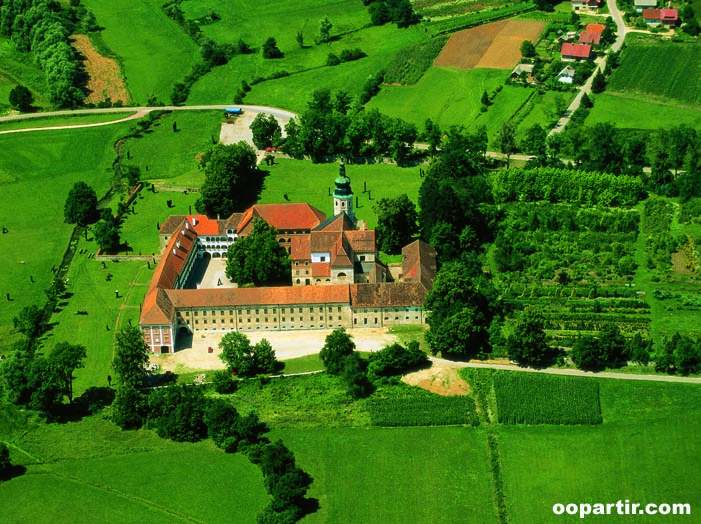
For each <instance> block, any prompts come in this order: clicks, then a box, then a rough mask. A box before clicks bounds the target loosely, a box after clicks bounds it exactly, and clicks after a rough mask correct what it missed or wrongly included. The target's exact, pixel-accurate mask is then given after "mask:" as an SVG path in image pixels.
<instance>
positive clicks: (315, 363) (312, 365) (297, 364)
mask: <svg viewBox="0 0 701 524" xmlns="http://www.w3.org/2000/svg"><path fill="white" fill-rule="evenodd" d="M283 362H284V363H285V369H284V370H283V372H284V373H285V374H286V375H289V374H292V373H307V372H309V371H319V370H322V369H324V363H323V362H322V361H321V359H320V358H319V355H307V356H304V357H297V358H291V359H289V360H284V361H283Z"/></svg>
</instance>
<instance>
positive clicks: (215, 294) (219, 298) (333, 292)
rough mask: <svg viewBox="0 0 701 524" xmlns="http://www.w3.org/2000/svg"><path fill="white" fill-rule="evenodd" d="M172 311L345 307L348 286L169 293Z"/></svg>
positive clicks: (176, 291) (175, 290)
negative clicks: (326, 305)
mask: <svg viewBox="0 0 701 524" xmlns="http://www.w3.org/2000/svg"><path fill="white" fill-rule="evenodd" d="M167 294H168V297H169V298H170V300H171V302H172V303H173V305H174V306H175V307H178V308H187V307H196V308H202V307H213V308H214V307H225V308H226V307H233V306H248V305H251V306H265V305H269V306H278V305H279V306H286V305H296V304H348V303H349V302H350V291H349V286H348V285H347V284H340V285H330V286H286V287H251V288H226V289H221V288H220V289H168V290H167Z"/></svg>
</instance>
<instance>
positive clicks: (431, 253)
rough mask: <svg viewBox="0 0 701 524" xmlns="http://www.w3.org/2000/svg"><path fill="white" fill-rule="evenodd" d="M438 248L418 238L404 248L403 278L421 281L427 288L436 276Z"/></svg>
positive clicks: (429, 287) (431, 286)
mask: <svg viewBox="0 0 701 524" xmlns="http://www.w3.org/2000/svg"><path fill="white" fill-rule="evenodd" d="M436 271H437V267H436V250H435V249H434V248H433V246H431V245H429V244H427V243H426V242H424V241H423V240H416V241H415V242H412V243H411V244H409V245H408V246H406V247H404V248H403V249H402V280H403V281H404V282H419V283H421V285H423V286H424V287H425V288H426V289H427V290H430V289H432V288H433V280H434V279H435V278H436Z"/></svg>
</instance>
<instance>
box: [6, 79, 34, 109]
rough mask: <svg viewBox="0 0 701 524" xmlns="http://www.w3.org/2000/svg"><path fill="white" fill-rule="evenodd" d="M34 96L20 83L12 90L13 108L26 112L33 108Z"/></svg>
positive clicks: (11, 102) (11, 100)
mask: <svg viewBox="0 0 701 524" xmlns="http://www.w3.org/2000/svg"><path fill="white" fill-rule="evenodd" d="M33 103H34V97H33V96H32V93H31V91H30V90H29V89H28V88H27V87H26V86H23V85H21V84H20V85H18V86H15V87H14V88H12V90H11V91H10V105H11V106H12V108H13V109H17V110H18V111H22V112H24V113H26V112H27V111H31V110H32V104H33Z"/></svg>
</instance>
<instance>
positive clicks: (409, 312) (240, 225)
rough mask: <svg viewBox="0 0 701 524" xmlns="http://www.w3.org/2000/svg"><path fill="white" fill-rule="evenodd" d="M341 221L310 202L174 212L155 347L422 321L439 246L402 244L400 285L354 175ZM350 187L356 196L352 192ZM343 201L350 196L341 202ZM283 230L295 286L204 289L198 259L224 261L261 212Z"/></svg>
mask: <svg viewBox="0 0 701 524" xmlns="http://www.w3.org/2000/svg"><path fill="white" fill-rule="evenodd" d="M336 187H337V190H338V189H339V187H340V193H343V194H340V195H336V194H334V209H335V210H338V209H340V208H341V203H345V205H346V209H343V210H340V211H338V213H337V214H335V215H334V216H333V217H331V218H329V219H326V216H325V215H324V214H323V213H322V212H321V211H319V210H318V209H315V208H313V207H311V206H309V205H308V204H292V203H288V204H268V205H256V206H253V207H251V208H249V209H248V210H246V212H244V213H235V214H233V215H232V216H230V217H229V218H227V219H224V220H213V219H209V218H207V217H205V216H197V215H196V216H191V215H186V216H173V217H170V218H169V219H168V221H166V222H165V223H164V224H163V226H162V227H161V229H160V233H161V241H162V246H163V248H162V249H163V253H162V256H161V260H160V262H159V264H158V266H157V267H156V270H155V272H154V275H153V278H152V279H151V283H150V285H149V289H148V292H147V293H146V297H145V298H144V302H143V305H142V313H141V317H140V319H139V325H140V327H141V330H142V333H143V334H144V340H145V341H146V344H147V345H148V346H149V348H150V349H151V351H152V352H154V353H169V352H173V351H174V350H175V348H176V343H177V338H178V337H179V336H189V335H192V334H198V333H207V332H226V331H231V330H236V331H255V330H261V331H264V330H297V329H324V328H337V327H346V328H353V327H358V328H361V327H368V328H369V327H385V326H392V325H398V324H422V323H424V322H425V320H426V317H425V314H424V311H423V302H424V299H425V297H426V293H427V292H428V291H429V290H430V289H431V288H432V286H433V279H434V277H435V274H436V269H437V268H436V251H435V249H433V248H432V247H431V246H429V245H428V244H425V243H424V242H422V241H420V240H417V241H415V242H413V243H412V244H410V245H409V246H407V247H405V248H404V249H403V250H402V269H401V271H402V272H401V275H400V277H399V279H398V280H399V281H398V282H391V280H392V277H391V275H390V273H389V270H388V269H387V267H386V266H384V265H383V264H381V263H380V262H379V260H378V257H377V246H376V243H375V232H374V231H371V230H366V229H355V225H354V223H353V220H352V219H351V216H352V215H349V213H348V211H349V209H348V208H349V207H350V212H351V213H352V203H353V202H352V196H353V193H352V191H351V189H350V179H349V178H348V177H346V176H345V173H344V172H343V170H342V172H341V176H339V178H337V179H336ZM346 193H348V194H346ZM349 195H350V197H351V198H350V199H346V198H344V199H343V201H342V202H338V201H337V200H338V199H340V198H342V197H347V196H349ZM256 217H257V218H261V219H263V220H265V221H266V222H267V223H268V224H270V225H271V226H274V227H276V228H277V229H278V242H279V243H280V245H282V246H284V247H285V248H286V249H287V250H288V252H290V255H291V265H292V266H291V269H292V279H293V283H294V284H293V285H292V286H283V287H261V288H238V287H219V286H220V285H221V283H219V284H218V285H217V287H213V286H210V287H203V286H201V285H200V283H199V282H193V280H197V279H196V278H194V277H193V275H195V274H197V264H198V260H199V261H202V262H205V261H206V260H211V259H214V258H224V257H225V256H226V252H227V250H228V246H230V245H231V244H232V243H234V242H236V241H237V240H238V239H239V238H243V237H245V236H246V235H247V234H249V233H250V231H251V229H252V222H253V218H256Z"/></svg>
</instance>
